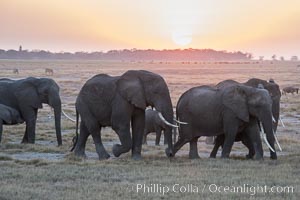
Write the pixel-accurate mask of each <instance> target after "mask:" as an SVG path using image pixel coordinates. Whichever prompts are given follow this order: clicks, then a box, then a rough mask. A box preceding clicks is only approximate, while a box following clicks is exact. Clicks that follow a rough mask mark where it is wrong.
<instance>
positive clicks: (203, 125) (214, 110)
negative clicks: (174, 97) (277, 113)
mask: <svg viewBox="0 0 300 200" xmlns="http://www.w3.org/2000/svg"><path fill="white" fill-rule="evenodd" d="M271 105H272V104H271V98H270V95H269V93H268V92H267V91H266V90H262V89H255V88H252V87H248V86H245V85H234V86H231V87H227V88H224V89H216V88H213V87H209V86H200V87H195V88H192V89H190V90H188V91H186V92H185V93H184V94H183V95H182V96H181V97H180V99H179V101H178V104H177V108H176V109H177V110H176V113H177V118H178V119H179V120H180V121H184V122H187V123H188V125H184V126H180V128H179V140H178V141H177V142H176V144H175V145H174V152H175V153H176V152H177V151H178V150H179V149H180V148H181V147H182V146H183V145H184V144H185V143H187V142H189V143H190V153H189V157H190V158H199V155H198V149H197V140H198V138H199V137H201V136H218V135H222V134H224V135H225V142H224V146H223V149H222V158H228V157H229V154H230V151H231V148H232V145H233V143H234V141H235V138H236V135H237V134H238V133H239V132H241V131H245V133H246V134H247V137H249V138H250V140H251V142H252V144H253V147H254V149H255V152H256V154H255V159H262V158H263V149H262V144H261V140H260V135H259V131H258V130H257V128H258V127H257V119H259V120H261V121H262V123H263V125H264V129H265V130H266V132H267V138H268V141H269V143H270V144H271V146H272V147H273V148H274V140H275V139H274V135H273V132H272V111H271Z"/></svg>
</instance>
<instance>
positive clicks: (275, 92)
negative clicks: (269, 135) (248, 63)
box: [243, 78, 281, 132]
mask: <svg viewBox="0 0 300 200" xmlns="http://www.w3.org/2000/svg"><path fill="white" fill-rule="evenodd" d="M243 84H244V85H247V86H250V87H254V88H257V87H258V85H259V84H261V85H262V86H263V87H264V89H266V90H268V92H269V94H270V96H271V99H272V114H273V117H274V119H275V122H274V123H273V129H274V131H275V132H276V131H277V127H278V122H279V116H280V98H281V92H280V88H279V85H278V84H277V83H276V82H275V81H274V80H273V79H270V80H269V81H265V80H262V79H258V78H251V79H249V80H248V81H247V82H245V83H243Z"/></svg>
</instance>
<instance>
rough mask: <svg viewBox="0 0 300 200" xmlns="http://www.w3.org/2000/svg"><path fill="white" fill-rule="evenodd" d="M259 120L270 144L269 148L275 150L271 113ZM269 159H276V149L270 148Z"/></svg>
mask: <svg viewBox="0 0 300 200" xmlns="http://www.w3.org/2000/svg"><path fill="white" fill-rule="evenodd" d="M261 122H262V124H263V128H264V131H265V133H266V136H267V140H268V143H269V144H270V146H271V148H272V149H273V150H274V151H275V136H274V131H273V122H272V115H271V114H270V116H267V117H266V116H265V117H262V118H261ZM270 154H271V159H277V154H276V151H275V152H273V151H272V150H271V149H270Z"/></svg>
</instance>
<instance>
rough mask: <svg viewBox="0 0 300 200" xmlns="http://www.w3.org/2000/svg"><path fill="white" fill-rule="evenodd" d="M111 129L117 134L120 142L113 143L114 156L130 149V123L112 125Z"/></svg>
mask: <svg viewBox="0 0 300 200" xmlns="http://www.w3.org/2000/svg"><path fill="white" fill-rule="evenodd" d="M113 130H114V131H115V132H116V133H117V134H118V136H119V139H120V142H121V144H114V146H113V148H112V152H113V154H114V156H115V157H119V156H120V155H121V154H122V153H126V152H128V151H130V149H131V147H132V140H131V135H130V125H129V123H127V124H126V125H118V126H117V127H113Z"/></svg>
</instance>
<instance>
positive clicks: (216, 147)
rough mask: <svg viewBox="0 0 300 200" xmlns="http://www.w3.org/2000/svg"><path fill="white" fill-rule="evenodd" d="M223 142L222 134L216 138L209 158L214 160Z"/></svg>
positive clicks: (223, 136)
mask: <svg viewBox="0 0 300 200" xmlns="http://www.w3.org/2000/svg"><path fill="white" fill-rule="evenodd" d="M224 140H225V135H224V134H222V135H218V136H217V137H216V139H215V145H214V148H213V150H212V151H211V153H210V156H209V157H210V158H216V156H217V153H218V150H219V148H220V146H222V145H223V143H224Z"/></svg>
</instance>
